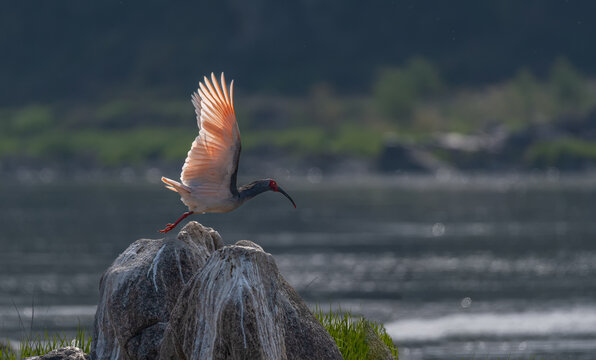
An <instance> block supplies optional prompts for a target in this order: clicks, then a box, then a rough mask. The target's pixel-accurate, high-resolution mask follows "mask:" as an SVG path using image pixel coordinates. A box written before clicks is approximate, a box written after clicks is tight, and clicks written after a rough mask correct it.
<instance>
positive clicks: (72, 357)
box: [26, 346, 90, 360]
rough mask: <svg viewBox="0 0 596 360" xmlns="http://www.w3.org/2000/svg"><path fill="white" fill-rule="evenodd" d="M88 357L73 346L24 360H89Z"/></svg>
mask: <svg viewBox="0 0 596 360" xmlns="http://www.w3.org/2000/svg"><path fill="white" fill-rule="evenodd" d="M89 359H90V357H89V355H87V354H85V353H84V352H83V350H81V349H79V348H78V347H74V346H67V347H63V348H60V349H56V350H52V351H50V352H49V353H47V354H45V355H41V356H33V357H29V358H27V359H26V360H89Z"/></svg>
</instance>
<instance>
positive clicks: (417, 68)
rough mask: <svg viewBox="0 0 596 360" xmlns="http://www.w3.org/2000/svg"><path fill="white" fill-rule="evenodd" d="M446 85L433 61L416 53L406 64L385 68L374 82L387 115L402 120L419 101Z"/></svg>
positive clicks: (377, 98)
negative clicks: (402, 66)
mask: <svg viewBox="0 0 596 360" xmlns="http://www.w3.org/2000/svg"><path fill="white" fill-rule="evenodd" d="M443 88H444V86H443V82H442V81H441V77H440V75H439V71H438V70H437V69H436V68H435V67H434V65H433V64H432V63H430V62H429V61H428V60H425V59H424V58H420V57H416V58H413V59H410V60H409V61H408V63H407V64H406V66H405V67H404V68H385V69H382V70H381V71H380V72H379V75H378V76H377V80H376V82H375V84H374V96H375V100H376V102H377V105H378V106H379V108H380V110H381V111H382V112H383V113H384V114H385V115H386V116H388V117H390V118H393V119H402V120H403V119H404V118H407V117H409V116H410V115H411V113H412V110H413V109H414V106H415V105H416V103H417V102H418V101H420V100H423V99H427V98H429V97H433V96H436V95H437V94H439V93H440V92H441V91H442V90H443Z"/></svg>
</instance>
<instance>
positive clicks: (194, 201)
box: [159, 72, 296, 233]
mask: <svg viewBox="0 0 596 360" xmlns="http://www.w3.org/2000/svg"><path fill="white" fill-rule="evenodd" d="M191 101H192V104H193V105H194V108H195V113H196V117H197V126H198V127H199V134H198V135H197V137H196V138H195V140H194V141H193V142H192V145H191V148H190V150H189V151H188V155H187V157H186V160H185V161H184V165H183V166H182V173H181V174H180V182H178V181H175V180H172V179H168V178H167V177H162V178H161V181H163V183H164V184H165V187H166V188H168V189H170V190H172V191H175V192H177V193H178V194H180V197H181V200H182V202H183V203H184V204H185V205H186V206H187V207H188V211H187V212H185V213H183V214H182V215H181V216H180V217H179V218H178V220H176V221H175V222H174V223H170V224H167V225H166V227H165V228H164V229H162V230H159V232H161V233H167V232H168V231H170V230H172V229H174V228H175V227H176V225H178V223H180V222H181V221H182V220H184V219H185V218H186V217H188V216H190V215H192V214H195V213H196V214H204V213H226V212H229V211H232V210H234V209H236V208H238V207H239V206H240V205H242V204H244V203H245V202H246V201H248V200H250V199H252V198H253V197H255V196H257V195H259V194H262V193H264V192H266V191H274V192H279V193H281V194H283V195H284V196H285V197H287V198H288V199H289V200H290V202H291V203H292V205H294V208H296V203H295V202H294V200H293V199H292V197H290V195H289V194H288V193H287V192H285V191H284V190H283V189H282V188H281V186H279V185H278V184H277V182H276V181H275V180H273V179H261V180H256V181H253V182H251V183H249V184H246V185H243V186H241V187H240V188H237V186H236V178H237V175H238V162H239V160H240V151H241V149H242V145H241V141H240V130H239V129H238V123H237V121H236V111H235V110H234V80H232V81H231V82H230V90H229V92H228V89H227V87H226V80H225V77H224V73H223V72H222V73H221V86H220V84H218V82H217V79H216V77H215V75H214V74H213V73H211V81H209V79H208V78H207V76H204V77H203V82H199V87H198V89H197V91H196V92H194V93H193V94H192V96H191Z"/></svg>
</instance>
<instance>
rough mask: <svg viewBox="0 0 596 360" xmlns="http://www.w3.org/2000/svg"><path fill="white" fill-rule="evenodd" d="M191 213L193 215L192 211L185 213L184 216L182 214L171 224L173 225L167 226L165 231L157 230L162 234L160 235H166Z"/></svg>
mask: <svg viewBox="0 0 596 360" xmlns="http://www.w3.org/2000/svg"><path fill="white" fill-rule="evenodd" d="M192 213H193V212H192V211H188V212H185V213H184V214H182V216H180V218H178V220H176V222H175V223H173V224H167V225H166V227H165V229H161V230H159V232H160V233H162V234H165V233H167V232H168V231H170V230H172V229H173V228H175V227H176V225H178V223H179V222H180V221H182V220H184V219H185V218H186V217H187V216H189V215H191V214H192Z"/></svg>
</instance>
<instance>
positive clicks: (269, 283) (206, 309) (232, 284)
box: [160, 240, 342, 360]
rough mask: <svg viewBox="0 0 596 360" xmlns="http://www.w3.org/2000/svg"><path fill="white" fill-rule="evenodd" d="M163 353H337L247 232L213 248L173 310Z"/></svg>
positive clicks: (305, 359) (257, 356) (168, 355)
mask: <svg viewBox="0 0 596 360" xmlns="http://www.w3.org/2000/svg"><path fill="white" fill-rule="evenodd" d="M160 359H195V360H198V359H214V360H218V359H247V360H248V359H251V360H256V359H276V360H277V359H287V360H292V359H296V360H298V359H300V360H309V359H313V360H314V359H317V360H318V359H338V360H339V359H342V357H341V354H340V353H339V350H338V348H337V345H336V344H335V342H334V340H333V339H332V338H331V336H330V335H329V334H328V333H327V332H326V331H325V329H324V328H323V326H322V325H321V324H320V323H319V321H318V320H317V319H316V318H315V317H314V315H313V314H312V313H311V312H310V310H309V309H308V307H307V306H306V304H305V303H304V302H303V301H302V299H301V298H300V297H299V296H298V294H297V293H296V292H295V291H294V289H292V287H291V286H290V285H288V284H287V283H286V281H285V280H284V279H283V277H282V276H281V274H280V273H279V271H278V269H277V265H276V264H275V261H274V259H273V257H272V256H271V255H270V254H268V253H265V252H264V251H263V250H262V248H261V247H260V246H258V245H256V244H254V243H252V242H250V241H248V240H242V241H240V242H238V243H237V244H236V245H233V246H226V247H224V248H222V249H220V250H218V251H215V252H214V253H213V254H212V255H211V257H210V258H209V260H208V261H207V263H206V264H205V266H204V268H203V270H201V272H199V273H197V274H196V275H195V277H194V278H193V279H192V280H191V281H190V282H189V283H188V284H187V285H186V287H185V288H184V290H183V292H182V293H181V294H180V297H179V301H178V302H177V303H176V306H175V307H174V309H173V310H172V313H171V319H170V322H169V324H168V327H167V328H166V330H165V334H164V338H163V343H162V348H161V351H160Z"/></svg>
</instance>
